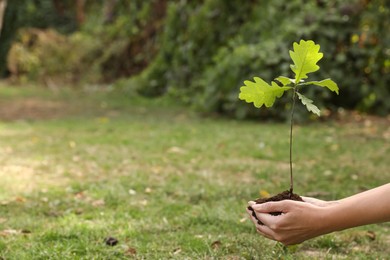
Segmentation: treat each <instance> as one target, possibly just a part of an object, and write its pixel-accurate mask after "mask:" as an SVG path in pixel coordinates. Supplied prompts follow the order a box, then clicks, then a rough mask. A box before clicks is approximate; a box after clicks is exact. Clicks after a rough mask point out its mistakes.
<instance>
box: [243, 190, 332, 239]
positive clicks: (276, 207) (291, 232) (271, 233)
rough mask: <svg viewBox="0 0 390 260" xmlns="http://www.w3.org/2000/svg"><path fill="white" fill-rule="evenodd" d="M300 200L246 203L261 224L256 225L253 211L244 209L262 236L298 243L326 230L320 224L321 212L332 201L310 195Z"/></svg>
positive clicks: (321, 221) (321, 220)
mask: <svg viewBox="0 0 390 260" xmlns="http://www.w3.org/2000/svg"><path fill="white" fill-rule="evenodd" d="M303 199H304V201H305V202H298V201H292V200H284V201H278V202H267V203H264V204H255V203H254V202H253V201H251V202H249V205H250V206H251V207H252V208H253V210H254V212H255V214H256V216H257V218H258V219H259V220H260V221H261V222H262V223H264V225H259V224H258V221H257V220H256V219H255V218H254V217H253V215H252V211H250V210H248V209H247V212H248V214H249V216H250V218H251V220H252V222H253V223H254V224H255V225H256V229H257V231H258V232H259V233H260V234H261V235H263V236H265V237H267V238H269V239H272V240H276V241H279V242H281V243H283V244H285V245H292V244H298V243H301V242H303V241H305V240H307V239H310V238H313V237H316V236H319V235H321V234H324V233H327V230H325V229H324V226H323V225H322V223H323V221H324V220H323V213H324V209H325V208H326V207H327V206H329V205H331V204H333V203H331V202H326V201H322V200H318V199H314V198H309V197H303ZM273 212H281V214H280V215H277V216H274V215H271V214H270V213H273Z"/></svg>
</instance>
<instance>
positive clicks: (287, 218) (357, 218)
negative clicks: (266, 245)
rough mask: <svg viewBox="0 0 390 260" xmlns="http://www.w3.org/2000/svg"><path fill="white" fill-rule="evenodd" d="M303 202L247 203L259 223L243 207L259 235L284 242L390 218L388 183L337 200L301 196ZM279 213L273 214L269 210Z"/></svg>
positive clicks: (389, 185)
mask: <svg viewBox="0 0 390 260" xmlns="http://www.w3.org/2000/svg"><path fill="white" fill-rule="evenodd" d="M302 198H303V200H304V202H299V201H292V200H284V201H278V202H267V203H263V204H256V203H255V202H254V201H250V202H248V204H249V205H250V206H251V207H252V208H253V210H254V212H255V213H256V216H257V218H258V219H259V220H260V221H261V222H262V223H264V225H259V224H258V221H257V219H255V218H254V217H253V216H252V211H250V210H248V209H247V212H248V214H249V216H250V219H251V220H252V222H253V223H254V224H255V225H256V229H257V231H258V233H259V234H260V235H263V236H264V237H267V238H269V239H272V240H276V241H279V242H281V243H283V244H285V245H294V244H299V243H301V242H303V241H305V240H308V239H311V238H314V237H317V236H321V235H324V234H328V233H331V232H334V231H340V230H344V229H348V228H352V227H358V226H363V225H368V224H374V223H381V222H387V221H390V183H388V184H385V185H383V186H380V187H377V188H374V189H371V190H368V191H365V192H362V193H358V194H356V195H353V196H351V197H347V198H344V199H341V200H337V201H322V200H318V199H315V198H310V197H302ZM272 212H282V214H280V215H277V216H274V215H271V214H270V213H272Z"/></svg>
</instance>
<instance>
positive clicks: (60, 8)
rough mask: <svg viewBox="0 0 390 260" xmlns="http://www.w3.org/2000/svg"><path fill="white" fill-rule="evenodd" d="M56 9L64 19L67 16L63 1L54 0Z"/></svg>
mask: <svg viewBox="0 0 390 260" xmlns="http://www.w3.org/2000/svg"><path fill="white" fill-rule="evenodd" d="M53 5H54V8H55V9H56V11H57V13H58V14H59V15H60V16H61V17H63V16H64V14H65V7H64V3H63V1H62V0H53Z"/></svg>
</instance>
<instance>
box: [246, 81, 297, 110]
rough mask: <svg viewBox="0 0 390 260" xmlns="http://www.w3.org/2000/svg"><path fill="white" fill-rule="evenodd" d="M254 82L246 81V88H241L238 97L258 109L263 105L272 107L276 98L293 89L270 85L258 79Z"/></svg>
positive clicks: (273, 83) (274, 84)
mask: <svg viewBox="0 0 390 260" xmlns="http://www.w3.org/2000/svg"><path fill="white" fill-rule="evenodd" d="M254 80H255V82H252V81H249V80H246V81H244V84H245V86H242V87H241V88H240V94H239V96H238V97H239V99H241V100H244V101H246V102H247V103H251V102H253V105H254V106H255V107H257V108H259V107H261V106H262V105H265V106H266V107H271V106H272V105H273V104H274V102H275V99H276V98H279V97H281V96H282V95H283V93H284V91H286V90H289V89H291V87H279V86H278V84H276V83H275V82H271V85H269V84H268V83H267V82H265V81H264V80H262V79H261V78H258V77H255V78H254Z"/></svg>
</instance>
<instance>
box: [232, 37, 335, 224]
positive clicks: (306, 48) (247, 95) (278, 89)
mask: <svg viewBox="0 0 390 260" xmlns="http://www.w3.org/2000/svg"><path fill="white" fill-rule="evenodd" d="M319 50H320V45H318V44H315V43H314V42H313V41H311V40H309V41H305V40H301V41H300V42H299V43H296V42H294V44H293V50H290V57H291V59H292V61H293V64H291V65H290V67H291V70H292V71H293V72H294V74H295V77H294V78H288V77H284V76H279V77H277V78H275V80H274V81H272V82H271V84H268V83H267V82H265V81H264V80H263V79H261V78H259V77H255V78H254V81H249V80H246V81H244V84H245V86H242V87H241V88H240V94H239V99H241V100H244V101H246V102H247V103H253V105H254V106H255V107H257V108H260V107H262V106H263V105H265V106H266V107H271V106H272V105H273V104H274V102H275V99H276V98H280V97H281V96H282V95H283V94H284V92H286V91H292V98H291V101H292V105H291V116H290V189H289V190H286V191H284V192H282V193H280V194H278V195H276V196H274V197H271V198H259V199H256V200H255V202H256V203H258V204H260V203H265V202H267V201H279V200H284V199H290V200H298V201H302V198H301V197H300V196H299V195H297V194H294V180H293V167H292V164H293V163H292V162H293V159H292V144H293V125H294V124H293V123H294V109H295V103H296V99H297V98H298V99H299V100H300V101H301V103H302V104H303V105H305V106H306V108H307V110H308V111H309V112H312V113H314V114H316V115H317V116H320V109H319V108H318V107H317V106H316V105H314V104H313V100H311V99H309V98H307V97H306V96H304V95H303V94H301V93H300V90H301V89H302V88H304V87H307V86H310V85H316V86H320V87H326V88H328V89H329V90H331V91H333V92H336V93H337V94H339V88H338V86H337V84H336V83H335V82H334V81H333V80H331V79H324V80H321V81H306V80H307V79H308V76H307V74H309V73H312V72H315V71H317V70H319V69H320V67H319V66H318V65H317V62H318V61H319V60H320V59H321V58H322V57H323V53H321V52H320V51H319ZM248 209H250V210H252V212H253V216H254V217H255V218H256V219H257V217H256V214H255V213H254V211H253V209H252V208H251V207H248ZM274 214H275V215H278V214H280V213H279V212H275V213H274ZM258 222H259V224H262V223H261V221H259V220H258Z"/></svg>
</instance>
